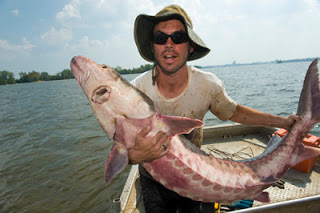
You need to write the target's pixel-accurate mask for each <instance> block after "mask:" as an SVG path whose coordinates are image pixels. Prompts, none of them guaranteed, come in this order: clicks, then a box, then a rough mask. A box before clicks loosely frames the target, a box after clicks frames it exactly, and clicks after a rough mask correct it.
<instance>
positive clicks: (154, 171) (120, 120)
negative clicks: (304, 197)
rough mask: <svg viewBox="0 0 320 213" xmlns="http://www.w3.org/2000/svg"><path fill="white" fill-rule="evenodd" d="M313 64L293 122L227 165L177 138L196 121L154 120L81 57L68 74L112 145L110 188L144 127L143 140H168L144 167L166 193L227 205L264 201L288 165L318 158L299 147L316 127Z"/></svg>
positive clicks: (143, 104) (123, 85)
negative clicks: (251, 154) (258, 150)
mask: <svg viewBox="0 0 320 213" xmlns="http://www.w3.org/2000/svg"><path fill="white" fill-rule="evenodd" d="M317 63H318V60H317V59H316V60H314V61H313V62H312V63H311V65H310V67H309V69H308V71H307V74H306V77H305V81H304V85H303V89H302V92H301V96H300V101H299V106H298V114H299V115H300V116H301V121H299V122H296V123H295V124H294V126H293V127H292V130H291V131H289V132H288V134H287V135H286V137H285V138H284V139H281V140H280V138H277V136H274V137H273V138H272V141H273V145H271V146H270V147H268V148H267V149H266V150H265V152H264V153H263V154H261V155H260V156H257V157H255V158H253V159H250V160H245V161H230V160H223V159H219V158H215V157H213V156H211V155H208V154H207V153H205V152H204V151H202V150H200V149H198V148H197V147H196V146H194V145H193V144H192V143H191V142H190V141H188V140H187V139H186V138H185V137H184V136H183V135H181V134H183V133H188V132H190V131H191V130H192V129H193V128H198V127H200V126H202V125H203V122H202V121H199V120H194V119H189V118H181V117H174V116H165V115H160V114H159V113H157V112H156V110H155V109H154V107H153V103H152V101H151V100H150V99H149V98H148V97H147V96H146V95H145V94H143V93H142V92H140V91H139V90H138V89H136V88H134V87H133V86H131V85H130V84H129V83H127V82H126V81H125V80H123V79H122V78H121V76H120V75H119V74H118V73H117V72H115V71H114V70H113V69H111V68H106V69H103V68H101V67H100V66H99V65H97V64H96V63H95V62H93V61H92V60H90V59H89V58H87V57H84V56H75V57H74V58H73V59H72V60H71V69H72V72H73V74H74V76H75V77H76V79H77V80H78V82H79V84H80V85H81V87H82V89H83V91H84V93H85V94H86V96H87V98H88V100H89V102H90V104H91V107H92V110H93V112H94V114H95V116H96V118H97V120H98V122H99V123H100V125H101V127H102V128H103V129H104V131H105V132H106V133H107V135H108V137H109V138H110V139H113V141H114V144H113V147H112V149H111V152H110V154H109V156H108V160H107V162H106V167H105V180H106V182H107V183H110V182H111V180H112V178H113V177H115V176H116V175H117V174H118V173H120V172H121V171H122V170H123V169H124V168H125V167H126V166H127V164H128V156H127V154H128V149H130V148H132V146H133V145H134V143H135V137H136V135H137V134H138V133H139V132H140V131H141V130H142V129H143V128H145V127H148V128H150V133H149V134H148V135H147V137H152V136H154V135H155V134H156V133H157V132H159V131H163V132H165V133H166V134H167V135H169V136H170V137H171V149H170V152H169V153H168V155H166V156H164V157H162V158H159V159H157V160H154V161H152V162H149V163H144V164H143V166H144V167H145V168H146V170H147V171H148V172H149V173H150V174H151V175H152V177H153V178H154V179H155V180H157V181H159V182H160V183H161V184H163V185H164V186H165V187H166V188H168V189H170V190H173V191H175V192H177V193H178V194H180V195H182V196H185V197H189V198H191V199H193V200H198V201H203V202H222V203H224V202H233V201H236V200H242V199H256V200H258V201H261V202H269V201H270V199H269V195H268V192H264V191H263V190H264V189H266V188H268V187H269V186H271V185H272V184H274V183H275V182H276V181H278V180H279V179H280V177H281V176H282V175H283V174H284V173H285V172H286V171H287V170H288V168H290V167H291V166H293V165H295V164H297V163H299V162H301V161H303V160H305V159H308V158H311V157H313V156H317V155H319V154H320V150H319V149H317V148H313V147H306V146H304V145H303V143H302V139H303V135H305V134H306V133H307V132H309V130H310V129H311V128H312V126H313V125H314V124H315V123H319V122H320V89H319V74H318V67H317Z"/></svg>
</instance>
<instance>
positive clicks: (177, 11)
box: [134, 5, 210, 62]
mask: <svg viewBox="0 0 320 213" xmlns="http://www.w3.org/2000/svg"><path fill="white" fill-rule="evenodd" d="M171 19H177V20H180V21H181V22H182V23H183V24H184V25H185V28H186V31H187V33H188V36H189V38H190V40H191V41H192V42H193V43H194V44H195V46H194V51H193V52H192V53H191V54H190V55H189V58H188V61H192V60H196V59H199V58H202V57H204V56H205V55H207V54H208V53H209V52H210V49H209V48H208V47H207V46H206V44H205V43H204V42H203V41H202V40H201V38H200V37H199V36H198V35H197V34H196V33H195V32H194V31H193V26H192V21H191V19H190V18H189V16H188V14H187V13H186V12H185V11H184V10H183V9H182V8H181V7H180V6H178V5H170V6H167V7H165V8H163V9H162V10H161V11H160V12H158V13H157V14H156V15H155V16H150V15H144V14H142V15H139V16H138V17H137V18H136V20H135V24H134V40H135V42H136V45H137V47H138V50H139V53H140V55H141V56H142V57H143V58H144V59H145V60H147V61H150V62H155V59H154V56H153V53H152V46H151V37H152V30H153V28H154V25H155V24H156V23H158V22H160V21H167V20H171Z"/></svg>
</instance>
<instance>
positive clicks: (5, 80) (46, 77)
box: [0, 64, 153, 85]
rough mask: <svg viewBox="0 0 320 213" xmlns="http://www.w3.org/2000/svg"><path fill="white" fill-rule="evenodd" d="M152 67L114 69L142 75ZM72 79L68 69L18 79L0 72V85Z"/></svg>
mask: <svg viewBox="0 0 320 213" xmlns="http://www.w3.org/2000/svg"><path fill="white" fill-rule="evenodd" d="M152 67H153V65H151V64H146V65H141V66H140V67H139V68H133V69H122V68H121V67H120V66H117V67H116V68H114V69H115V70H116V71H117V72H118V73H120V74H134V73H142V72H145V71H147V70H150V69H152ZM72 78H74V76H73V74H72V71H71V70H70V69H64V70H63V71H62V72H59V73H57V74H56V75H50V74H49V73H47V72H37V71H32V72H28V73H26V72H20V73H19V78H17V79H16V78H15V77H14V74H13V73H12V72H9V71H6V70H3V71H0V85H5V84H16V83H28V82H37V81H53V80H64V79H72Z"/></svg>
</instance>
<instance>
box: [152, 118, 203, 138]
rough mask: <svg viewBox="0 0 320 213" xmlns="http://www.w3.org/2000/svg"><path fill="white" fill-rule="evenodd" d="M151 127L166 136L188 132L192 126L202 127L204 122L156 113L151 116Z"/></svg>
mask: <svg viewBox="0 0 320 213" xmlns="http://www.w3.org/2000/svg"><path fill="white" fill-rule="evenodd" d="M153 119H154V120H153V122H152V124H153V126H152V129H153V130H154V131H156V132H158V131H162V132H164V133H166V134H167V135H168V136H174V135H179V134H187V133H190V132H191V131H192V130H193V129H194V128H198V127H202V126H203V125H204V123H203V122H202V121H200V120H197V119H192V118H186V117H178V116H167V115H161V114H159V113H156V114H155V116H154V118H153Z"/></svg>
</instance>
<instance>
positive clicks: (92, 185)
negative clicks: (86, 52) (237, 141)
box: [0, 62, 320, 212]
mask: <svg viewBox="0 0 320 213" xmlns="http://www.w3.org/2000/svg"><path fill="white" fill-rule="evenodd" d="M308 65H309V62H299V63H283V64H261V65H246V66H234V67H217V68H211V69H207V70H206V71H210V72H214V73H215V74H216V75H217V76H218V77H219V78H220V79H221V80H222V81H223V82H224V83H225V85H226V88H227V92H228V94H229V95H230V96H231V97H232V98H233V99H235V100H236V101H237V102H238V103H240V104H243V105H246V106H249V107H253V108H256V109H258V110H261V111H264V112H268V113H273V114H277V115H281V116H288V115H289V114H291V113H292V112H295V110H296V107H297V103H298V98H299V94H300V91H301V87H302V83H303V78H304V75H305V71H306V70H307V67H308ZM135 76H136V75H126V76H124V77H125V78H126V79H128V80H131V79H133V78H134V77H135ZM76 84H77V83H76V81H75V80H64V81H53V82H42V83H28V84H16V85H6V86H0V100H1V104H0V212H114V209H115V206H114V204H113V202H112V201H113V200H114V199H115V198H118V197H119V196H120V193H121V190H122V187H123V185H124V183H125V180H126V177H127V175H128V172H129V170H130V166H128V167H127V168H126V170H125V171H124V172H123V173H121V174H120V175H118V176H117V177H116V178H115V180H114V181H113V182H112V183H111V184H110V185H108V186H107V185H106V184H105V182H104V178H103V176H104V164H105V161H106V157H107V155H108V153H109V152H110V149H111V145H112V143H111V142H110V141H108V139H107V137H106V135H105V133H104V132H103V131H102V129H101V127H100V126H99V124H98V122H97V121H96V119H95V117H94V116H93V114H92V111H91V108H90V105H89V103H88V101H87V99H86V97H85V96H84V94H83V92H82V90H81V88H80V87H78V88H76ZM205 123H206V125H216V124H219V123H221V122H219V121H218V119H216V118H214V116H213V115H211V114H209V113H208V114H207V115H206V117H205ZM311 133H312V134H314V135H317V136H320V129H319V126H317V125H316V126H315V127H314V128H313V130H312V131H311Z"/></svg>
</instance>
